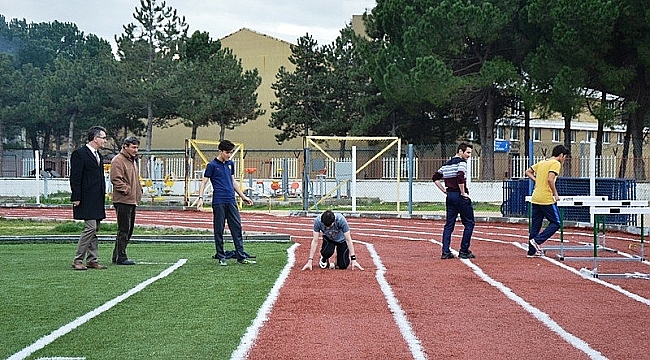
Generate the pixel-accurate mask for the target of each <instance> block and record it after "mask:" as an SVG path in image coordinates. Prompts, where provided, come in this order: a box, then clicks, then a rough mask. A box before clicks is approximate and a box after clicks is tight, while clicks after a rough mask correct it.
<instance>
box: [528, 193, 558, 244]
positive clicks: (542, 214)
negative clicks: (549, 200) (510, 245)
mask: <svg viewBox="0 0 650 360" xmlns="http://www.w3.org/2000/svg"><path fill="white" fill-rule="evenodd" d="M531 210H532V211H531V216H530V229H529V230H530V232H529V234H528V239H529V240H535V242H536V243H538V244H543V243H544V241H546V240H548V239H549V238H550V237H551V236H553V234H555V232H556V231H557V230H558V229H559V228H560V210H559V209H558V208H557V205H556V204H550V205H538V204H531ZM544 219H546V220H548V222H549V224H548V226H547V227H546V229H544V231H542V232H541V233H540V232H539V230H541V229H542V222H543V221H544ZM533 254H535V248H534V247H533V246H532V245H530V244H528V255H533Z"/></svg>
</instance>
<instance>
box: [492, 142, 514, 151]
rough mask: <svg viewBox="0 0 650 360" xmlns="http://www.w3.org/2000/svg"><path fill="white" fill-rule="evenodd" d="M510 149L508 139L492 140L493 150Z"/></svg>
mask: <svg viewBox="0 0 650 360" xmlns="http://www.w3.org/2000/svg"><path fill="white" fill-rule="evenodd" d="M509 151H510V141H508V140H494V152H498V153H507V152H509Z"/></svg>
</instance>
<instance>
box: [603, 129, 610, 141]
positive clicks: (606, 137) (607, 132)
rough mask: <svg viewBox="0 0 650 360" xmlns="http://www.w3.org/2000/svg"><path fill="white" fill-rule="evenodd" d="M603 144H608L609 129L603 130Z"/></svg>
mask: <svg viewBox="0 0 650 360" xmlns="http://www.w3.org/2000/svg"><path fill="white" fill-rule="evenodd" d="M603 144H609V131H605V132H603Z"/></svg>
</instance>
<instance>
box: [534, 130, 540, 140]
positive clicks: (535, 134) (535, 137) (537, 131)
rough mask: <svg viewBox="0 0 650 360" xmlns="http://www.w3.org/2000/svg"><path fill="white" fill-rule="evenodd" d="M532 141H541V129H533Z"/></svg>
mask: <svg viewBox="0 0 650 360" xmlns="http://www.w3.org/2000/svg"><path fill="white" fill-rule="evenodd" d="M533 141H542V129H539V128H534V129H533Z"/></svg>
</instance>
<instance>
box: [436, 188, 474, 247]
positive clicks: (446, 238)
mask: <svg viewBox="0 0 650 360" xmlns="http://www.w3.org/2000/svg"><path fill="white" fill-rule="evenodd" d="M446 204H447V221H446V222H445V229H444V231H443V233H442V252H443V254H446V253H449V252H450V250H449V246H450V245H451V233H452V232H454V227H455V226H456V217H458V215H459V214H460V220H461V222H462V223H463V226H464V227H465V230H463V239H462V240H461V242H460V252H462V253H468V252H469V243H470V240H471V238H472V232H474V207H473V206H472V200H470V199H468V198H464V197H462V196H460V193H459V192H453V191H450V192H447V200H446Z"/></svg>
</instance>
